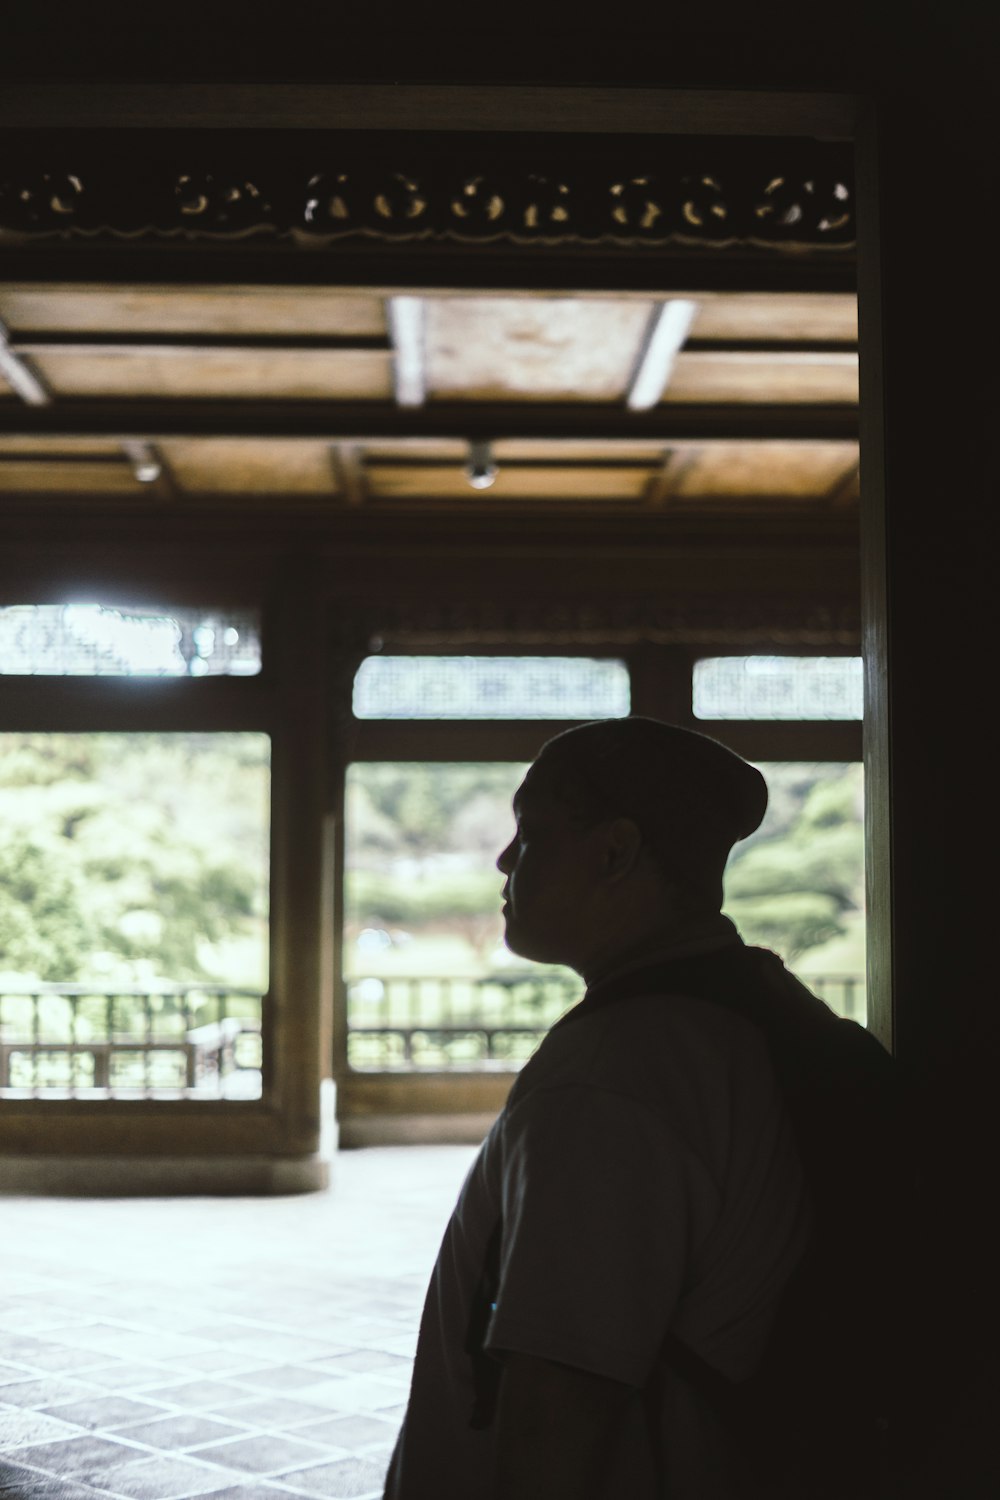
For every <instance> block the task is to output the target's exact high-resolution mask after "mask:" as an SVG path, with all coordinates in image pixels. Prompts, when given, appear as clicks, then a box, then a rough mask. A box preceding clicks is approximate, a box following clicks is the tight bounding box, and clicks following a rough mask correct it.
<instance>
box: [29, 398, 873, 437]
mask: <svg viewBox="0 0 1000 1500" xmlns="http://www.w3.org/2000/svg"><path fill="white" fill-rule="evenodd" d="M857 433H858V415H857V411H856V409H855V408H854V407H851V406H839V405H813V404H806V403H803V404H801V405H795V406H790V405H789V406H778V405H764V404H756V403H751V402H746V403H742V402H741V403H739V404H738V405H737V404H733V405H730V406H722V405H708V404H701V403H694V402H692V403H686V402H685V403H684V404H680V403H678V404H677V405H675V406H660V407H657V408H655V409H654V410H652V411H646V412H629V411H625V410H623V409H622V408H621V407H619V406H610V405H603V404H600V405H599V404H597V403H590V402H588V403H576V404H569V403H560V402H547V403H541V402H537V403H533V404H531V405H528V404H520V405H518V404H516V403H510V404H506V405H500V404H497V405H493V404H492V403H491V404H490V405H488V406H487V405H478V404H472V403H468V404H465V405H463V404H460V403H457V402H454V403H444V402H441V403H434V405H432V406H429V407H425V408H422V409H420V410H416V411H406V410H401V409H400V408H398V407H394V406H389V405H386V404H384V403H378V402H372V401H342V402H332V401H331V402H327V401H285V400H276V401H229V400H219V401H188V400H171V401H156V400H147V399H140V400H128V401H118V400H115V401H108V400H104V401H102V400H96V401H95V400H90V399H66V400H62V401H59V402H58V403H57V404H55V405H52V406H49V407H46V408H30V409H29V408H27V407H18V408H16V409H14V410H12V411H7V410H4V409H0V437H13V436H17V437H52V438H69V437H110V438H115V439H117V440H119V441H124V440H125V439H126V438H139V439H146V440H147V441H150V442H152V441H154V440H157V439H166V438H197V437H220V438H221V437H228V438H240V437H246V438H306V439H313V440H321V441H325V442H336V441H354V442H361V443H365V442H376V441H379V440H386V439H404V438H408V437H434V438H453V439H457V440H459V441H469V440H470V439H472V438H477V437H485V438H489V439H491V440H492V441H494V442H497V441H499V440H500V439H501V438H529V437H542V438H548V439H550V440H552V441H553V442H559V441H567V442H568V441H571V440H573V439H579V438H591V439H602V440H607V441H616V440H619V441H629V440H630V441H634V442H666V443H672V442H695V443H696V442H699V441H712V440H715V441H720V440H722V441H725V440H729V441H740V442H755V441H778V442H782V441H784V442H804V443H809V442H854V441H856V440H857Z"/></svg>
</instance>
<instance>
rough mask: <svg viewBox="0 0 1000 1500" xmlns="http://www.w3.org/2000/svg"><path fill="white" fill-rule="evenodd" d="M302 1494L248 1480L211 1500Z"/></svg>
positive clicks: (273, 1499)
mask: <svg viewBox="0 0 1000 1500" xmlns="http://www.w3.org/2000/svg"><path fill="white" fill-rule="evenodd" d="M0 1493H2V1491H0ZM302 1493H303V1492H302V1490H295V1489H290V1488H286V1487H285V1486H284V1485H282V1486H281V1488H280V1489H279V1488H278V1487H277V1486H276V1485H273V1484H269V1483H268V1482H267V1481H266V1480H265V1481H263V1482H262V1483H259V1484H258V1483H256V1482H255V1481H254V1480H250V1481H249V1482H248V1483H247V1484H238V1485H236V1486H235V1487H234V1488H233V1489H225V1490H215V1491H213V1493H212V1500H289V1496H290V1495H301V1494H302Z"/></svg>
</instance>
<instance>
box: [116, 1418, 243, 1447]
mask: <svg viewBox="0 0 1000 1500" xmlns="http://www.w3.org/2000/svg"><path fill="white" fill-rule="evenodd" d="M245 1431H246V1429H245V1428H244V1427H239V1426H237V1425H236V1424H235V1423H233V1422H220V1421H219V1420H218V1418H216V1417H206V1416H203V1415H202V1414H201V1412H194V1411H185V1412H180V1413H178V1414H176V1415H171V1416H169V1417H158V1418H157V1419H156V1421H155V1422H134V1423H131V1424H130V1425H128V1426H122V1427H121V1429H120V1435H121V1436H122V1437H126V1438H128V1440H129V1442H131V1443H143V1444H145V1445H146V1446H147V1447H150V1448H165V1449H168V1450H169V1449H173V1448H195V1447H197V1446H198V1445H199V1444H200V1443H211V1442H221V1441H222V1439H223V1438H227V1437H238V1436H239V1435H240V1434H241V1433H244V1432H245Z"/></svg>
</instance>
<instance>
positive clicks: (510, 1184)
mask: <svg viewBox="0 0 1000 1500" xmlns="http://www.w3.org/2000/svg"><path fill="white" fill-rule="evenodd" d="M503 1146H504V1156H503V1222H504V1228H503V1241H502V1246H501V1262H500V1284H499V1291H498V1294H497V1301H496V1307H495V1311H494V1314H493V1317H492V1320H491V1322H490V1325H489V1329H488V1332H487V1338H486V1344H487V1347H488V1348H489V1349H490V1350H491V1351H494V1352H501V1351H514V1352H517V1353H520V1354H530V1355H535V1356H537V1357H539V1358H542V1359H550V1360H555V1361H557V1362H559V1363H561V1364H567V1365H571V1366H574V1367H576V1368H578V1369H583V1370H588V1371H590V1372H592V1373H594V1374H599V1375H605V1376H607V1377H609V1378H610V1379H613V1380H619V1381H622V1382H623V1383H625V1384H627V1385H631V1386H636V1387H641V1386H642V1385H644V1384H645V1382H646V1380H647V1379H648V1377H649V1373H650V1370H651V1368H652V1365H653V1362H654V1360H655V1358H656V1356H657V1353H658V1351H659V1348H660V1345H661V1343H662V1341H663V1337H664V1334H665V1333H666V1331H667V1329H668V1327H669V1326H670V1323H671V1320H672V1318H673V1315H674V1312H675V1310H676V1307H677V1304H678V1301H679V1298H680V1296H681V1292H682V1289H683V1283H684V1273H685V1268H686V1266H687V1265H688V1264H689V1263H690V1257H691V1253H692V1248H693V1245H694V1244H695V1243H696V1242H697V1240H698V1238H699V1236H700V1235H701V1234H702V1233H703V1232H704V1229H705V1227H706V1225H707V1224H708V1223H710V1222H711V1221H712V1219H713V1217H714V1215H715V1213H716V1211H717V1207H718V1201H719V1191H718V1187H717V1185H716V1184H715V1183H714V1182H713V1181H712V1175H711V1173H710V1171H709V1170H708V1168H707V1167H706V1165H705V1164H704V1163H703V1162H702V1161H700V1160H699V1159H698V1156H697V1154H696V1153H695V1152H694V1151H693V1150H692V1149H691V1147H690V1146H689V1145H688V1144H687V1143H686V1142H685V1141H684V1140H683V1139H682V1138H681V1136H680V1135H679V1133H677V1132H675V1131H674V1130H672V1129H671V1128H670V1126H669V1124H668V1123H667V1122H665V1121H664V1119H663V1118H662V1117H660V1116H659V1115H658V1114H657V1113H656V1112H654V1111H653V1110H651V1109H650V1108H649V1107H648V1106H646V1105H643V1104H642V1103H638V1102H636V1101H635V1100H632V1099H629V1098H627V1097H625V1096H623V1095H621V1094H618V1093H615V1092H612V1091H604V1090H600V1089H594V1088H585V1087H579V1086H575V1085H569V1086H565V1087H559V1088H550V1089H538V1090H535V1091H533V1092H532V1093H531V1094H530V1095H529V1096H527V1097H526V1098H525V1099H524V1100H523V1101H522V1102H521V1103H520V1104H518V1105H517V1107H516V1108H515V1109H514V1110H512V1111H511V1114H510V1117H509V1119H508V1120H507V1122H506V1129H505V1132H504V1141H503Z"/></svg>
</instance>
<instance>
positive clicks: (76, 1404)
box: [0, 1146, 475, 1500]
mask: <svg viewBox="0 0 1000 1500" xmlns="http://www.w3.org/2000/svg"><path fill="white" fill-rule="evenodd" d="M474 1154H475V1152H474V1150H473V1148H471V1147H467V1146H429V1147H408V1148H407V1147H383V1148H377V1149H371V1150H366V1151H353V1152H342V1153H341V1154H340V1155H339V1156H338V1158H337V1159H336V1162H335V1165H334V1184H333V1187H332V1188H331V1189H330V1191H329V1192H327V1193H318V1194H309V1195H304V1196H297V1197H290V1198H190V1199H185V1198H162V1199H134V1198H132V1199H119V1200H115V1199H95V1200H86V1199H46V1198H27V1197H25V1198H9V1199H7V1200H6V1201H5V1203H4V1206H3V1212H4V1218H5V1232H4V1245H5V1249H4V1251H3V1253H2V1255H0V1321H2V1326H3V1328H4V1330H5V1337H4V1340H3V1344H2V1346H0V1495H4V1496H8V1497H14V1496H20V1497H29V1496H30V1497H32V1500H87V1497H90V1500H98V1497H103V1500H109V1497H119V1500H180V1497H182V1496H193V1495H211V1496H213V1497H214V1500H280V1497H281V1496H288V1495H298V1496H311V1497H313V1500H316V1497H317V1496H324V1497H335V1496H345V1497H351V1500H367V1497H377V1496H380V1495H381V1492H382V1481H383V1477H384V1473H385V1466H386V1464H387V1462H388V1459H389V1455H390V1453H391V1451H392V1445H393V1442H394V1441H395V1436H396V1432H397V1430H398V1427H399V1423H400V1420H401V1419H402V1415H403V1411H404V1409H405V1404H406V1397H407V1392H408V1389H409V1378H410V1367H411V1363H412V1358H413V1351H414V1347H415V1343H416V1334H417V1326H418V1322H419V1316H420V1308H421V1305H422V1302H423V1294H424V1288H425V1286H426V1282H427V1277H428V1275H429V1273H430V1270H431V1266H432V1265H433V1262H434V1257H435V1255H436V1253H437V1248H438V1245H439V1243H440V1240H441V1235H442V1232H443V1230H444V1225H445V1222H446V1220H447V1216H448V1214H449V1212H450V1210H451V1208H452V1205H453V1204H454V1201H455V1197H456V1195H457V1193H458V1189H459V1187H460V1186H461V1183H462V1180H463V1178H464V1176H465V1173H466V1172H467V1170H468V1168H469V1166H470V1164H471V1162H472V1158H473V1156H474Z"/></svg>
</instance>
